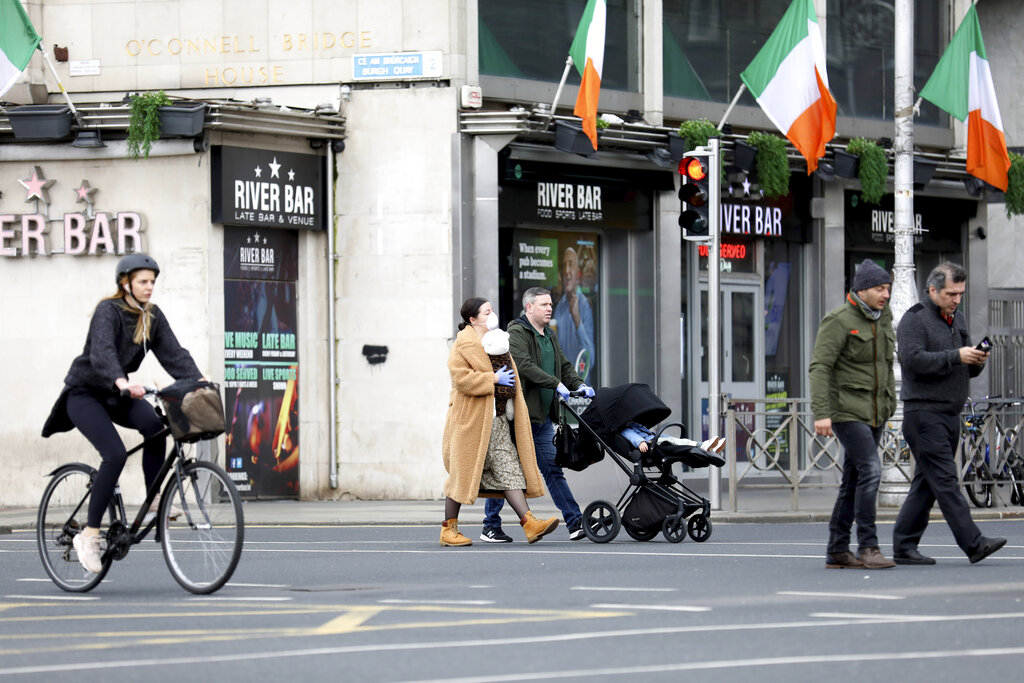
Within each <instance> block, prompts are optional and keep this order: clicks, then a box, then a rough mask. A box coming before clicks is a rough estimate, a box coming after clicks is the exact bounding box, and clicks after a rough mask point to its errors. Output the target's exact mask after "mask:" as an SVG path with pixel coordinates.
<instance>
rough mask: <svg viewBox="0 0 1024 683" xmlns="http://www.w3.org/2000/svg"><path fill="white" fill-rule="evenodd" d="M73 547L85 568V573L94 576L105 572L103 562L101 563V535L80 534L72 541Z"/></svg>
mask: <svg viewBox="0 0 1024 683" xmlns="http://www.w3.org/2000/svg"><path fill="white" fill-rule="evenodd" d="M71 545H72V546H74V548H75V552H76V553H78V561H79V562H81V563H82V566H83V567H85V571H87V572H92V573H93V574H99V573H100V572H101V571H103V562H101V561H100V536H99V534H84V533H79V534H77V535H76V536H75V537H74V538H73V539H72V540H71Z"/></svg>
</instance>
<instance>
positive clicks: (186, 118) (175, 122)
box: [157, 102, 206, 138]
mask: <svg viewBox="0 0 1024 683" xmlns="http://www.w3.org/2000/svg"><path fill="white" fill-rule="evenodd" d="M157 111H159V113H160V137H162V138H170V137H183V138H194V137H196V136H197V135H201V134H202V132H203V121H204V119H205V118H206V103H205V102H196V103H185V102H183V103H181V104H171V105H168V106H166V107H160V108H159V109H158V110H157Z"/></svg>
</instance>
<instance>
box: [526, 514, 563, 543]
mask: <svg viewBox="0 0 1024 683" xmlns="http://www.w3.org/2000/svg"><path fill="white" fill-rule="evenodd" d="M519 524H520V526H522V527H523V531H524V532H526V542H527V543H536V542H537V541H539V540H540V539H541V538H543V537H544V536H546V535H547V534H550V533H551V532H552V531H554V530H555V529H557V528H558V518H557V517H552V518H551V519H544V520H540V519H537V518H536V517H534V516H533V513H532V512H527V513H526V516H525V517H523V518H522V519H521V520H519Z"/></svg>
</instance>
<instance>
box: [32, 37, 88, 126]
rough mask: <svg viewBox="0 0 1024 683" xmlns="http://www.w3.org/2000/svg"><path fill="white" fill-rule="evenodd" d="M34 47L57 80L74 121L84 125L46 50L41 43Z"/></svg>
mask: <svg viewBox="0 0 1024 683" xmlns="http://www.w3.org/2000/svg"><path fill="white" fill-rule="evenodd" d="M36 49H37V50H39V51H40V52H41V53H42V54H43V61H44V62H46V66H47V67H49V69H50V73H51V74H53V78H54V80H55V81H57V87H58V88H60V92H61V94H62V95H64V99H65V100H67V103H68V106H69V107H71V113H72V114H74V116H75V122H76V123H77V124H78V125H79V126H83V125H85V124H83V123H82V115H81V114H79V113H78V110H77V109H75V103H74V102H72V101H71V96H70V95H68V91H67V90H65V89H64V84H63V83H61V80H60V76H58V75H57V70H56V69H55V68H53V62H51V61H50V55H48V54H46V50H44V49H43V45H42V43H40V44H39V45H38V46H37V47H36Z"/></svg>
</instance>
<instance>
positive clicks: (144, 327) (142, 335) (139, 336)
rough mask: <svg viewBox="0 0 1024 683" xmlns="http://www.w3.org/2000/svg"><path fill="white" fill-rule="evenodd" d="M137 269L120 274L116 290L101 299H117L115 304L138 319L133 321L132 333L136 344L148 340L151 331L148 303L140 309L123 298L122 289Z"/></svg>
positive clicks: (151, 320)
mask: <svg viewBox="0 0 1024 683" xmlns="http://www.w3.org/2000/svg"><path fill="white" fill-rule="evenodd" d="M137 272H138V271H137V270H136V271H132V272H131V273H128V274H127V275H122V276H121V277H120V278H118V281H117V291H116V292H115V293H114V294H111V295H110V296H108V297H105V298H104V299H103V301H117V305H118V306H119V307H120V308H121V309H122V310H125V311H128V312H129V313H133V314H134V315H135V316H136V317H137V318H138V320H137V321H136V323H135V333H134V334H133V335H132V341H133V342H135V343H136V344H142V343H144V342H147V341H149V339H150V336H151V335H152V331H153V312H152V310H150V309H151V307H150V305H149V304H148V303H147V304H146V305H145V306H143V307H142V309H141V310H140V309H139V308H138V306H137V305H136V306H132V305H131V304H129V303H128V301H127V300H126V299H125V297H126V296H127V292H125V291H124V287H125V285H127V284H128V283H129V282H130V281H131V277H132V275H133V274H135V273H137Z"/></svg>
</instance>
